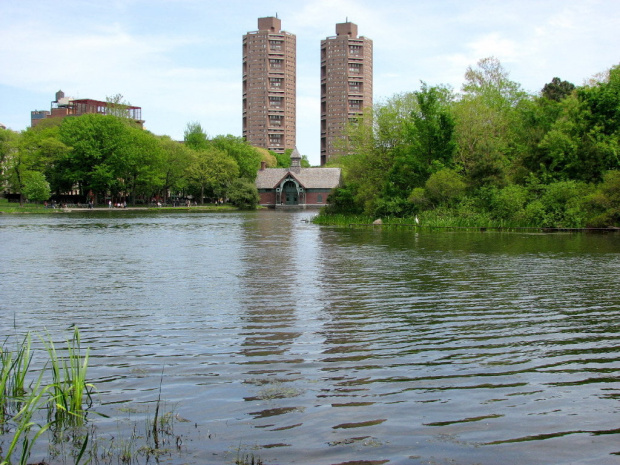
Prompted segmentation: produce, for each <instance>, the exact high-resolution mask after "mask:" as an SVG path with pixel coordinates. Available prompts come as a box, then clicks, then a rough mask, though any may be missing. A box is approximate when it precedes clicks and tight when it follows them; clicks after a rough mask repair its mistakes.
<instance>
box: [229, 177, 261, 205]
mask: <svg viewBox="0 0 620 465" xmlns="http://www.w3.org/2000/svg"><path fill="white" fill-rule="evenodd" d="M228 200H229V201H230V203H231V204H232V205H234V206H235V207H237V208H241V209H244V210H254V209H255V208H256V206H257V205H258V202H259V201H260V197H259V195H258V190H257V189H256V185H255V184H254V183H253V182H251V181H248V180H246V179H235V180H234V181H233V182H232V184H231V185H230V187H229V189H228Z"/></svg>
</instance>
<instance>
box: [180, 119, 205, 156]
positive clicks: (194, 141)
mask: <svg viewBox="0 0 620 465" xmlns="http://www.w3.org/2000/svg"><path fill="white" fill-rule="evenodd" d="M183 140H184V141H185V145H187V146H188V147H189V148H190V149H194V150H205V149H206V148H207V147H208V146H209V139H208V137H207V133H206V132H205V131H204V130H203V129H202V126H201V125H200V123H198V122H196V121H194V122H191V123H187V127H186V128H185V132H184V135H183Z"/></svg>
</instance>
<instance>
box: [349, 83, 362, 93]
mask: <svg viewBox="0 0 620 465" xmlns="http://www.w3.org/2000/svg"><path fill="white" fill-rule="evenodd" d="M361 91H362V83H361V82H357V81H352V82H349V92H361Z"/></svg>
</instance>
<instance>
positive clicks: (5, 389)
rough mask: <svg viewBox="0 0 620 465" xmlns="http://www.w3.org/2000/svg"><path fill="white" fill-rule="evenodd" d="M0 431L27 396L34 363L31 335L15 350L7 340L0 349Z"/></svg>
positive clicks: (18, 344)
mask: <svg viewBox="0 0 620 465" xmlns="http://www.w3.org/2000/svg"><path fill="white" fill-rule="evenodd" d="M0 360H1V361H2V370H1V371H0V394H1V395H0V429H2V430H3V429H4V427H5V426H6V422H7V420H8V419H9V418H10V416H11V415H14V414H15V413H16V412H17V410H19V409H20V406H21V403H22V402H24V396H26V395H27V386H26V375H27V373H28V370H29V369H30V363H31V361H32V351H31V340H30V334H27V335H26V336H25V337H24V339H23V341H21V342H19V343H17V345H16V348H15V350H14V351H13V350H10V349H9V348H8V347H7V341H6V340H5V342H4V344H3V345H2V348H0Z"/></svg>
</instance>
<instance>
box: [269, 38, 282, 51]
mask: <svg viewBox="0 0 620 465" xmlns="http://www.w3.org/2000/svg"><path fill="white" fill-rule="evenodd" d="M269 48H270V49H271V50H273V51H274V52H279V51H280V50H282V41H281V40H270V41H269Z"/></svg>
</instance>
